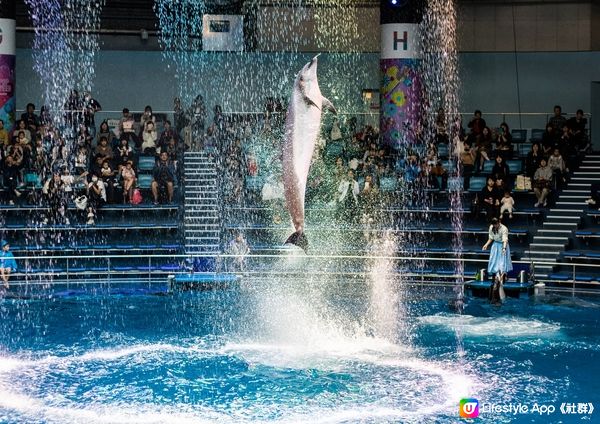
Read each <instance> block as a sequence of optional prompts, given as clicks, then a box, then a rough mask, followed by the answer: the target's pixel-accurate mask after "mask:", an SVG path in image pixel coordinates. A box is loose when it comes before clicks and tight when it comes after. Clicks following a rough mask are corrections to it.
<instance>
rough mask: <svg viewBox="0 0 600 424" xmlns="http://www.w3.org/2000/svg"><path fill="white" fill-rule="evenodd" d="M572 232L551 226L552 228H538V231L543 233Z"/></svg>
mask: <svg viewBox="0 0 600 424" xmlns="http://www.w3.org/2000/svg"><path fill="white" fill-rule="evenodd" d="M572 232H573V230H561V229H557V228H552V229H544V228H540V229H539V230H538V233H543V234H544V235H545V234H557V233H558V234H571V233H572Z"/></svg>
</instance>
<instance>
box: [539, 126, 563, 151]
mask: <svg viewBox="0 0 600 424" xmlns="http://www.w3.org/2000/svg"><path fill="white" fill-rule="evenodd" d="M561 131H562V130H561V129H558V130H555V129H554V127H553V126H552V125H551V124H548V125H546V131H544V134H542V153H543V154H544V156H548V155H549V154H550V152H552V150H553V149H554V147H556V145H557V144H558V140H559V139H560V136H561Z"/></svg>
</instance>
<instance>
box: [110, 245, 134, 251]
mask: <svg viewBox="0 0 600 424" xmlns="http://www.w3.org/2000/svg"><path fill="white" fill-rule="evenodd" d="M115 247H116V248H117V249H121V250H129V249H133V248H134V246H133V244H117V245H115Z"/></svg>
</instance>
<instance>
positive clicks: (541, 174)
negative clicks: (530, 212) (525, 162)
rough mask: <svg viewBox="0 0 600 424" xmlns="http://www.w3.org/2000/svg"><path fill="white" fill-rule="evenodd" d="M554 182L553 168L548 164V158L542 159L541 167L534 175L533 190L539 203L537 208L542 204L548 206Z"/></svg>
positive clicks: (536, 205)
mask: <svg viewBox="0 0 600 424" xmlns="http://www.w3.org/2000/svg"><path fill="white" fill-rule="evenodd" d="M551 184H552V170H551V169H550V167H549V166H548V163H547V162H546V159H542V160H541V161H540V167H539V168H538V169H537V170H536V171H535V174H534V175H533V191H534V192H535V197H536V198H537V203H536V204H535V205H534V206H535V207H536V208H537V207H540V206H542V205H543V206H544V207H546V206H548V200H547V198H548V194H550V187H551Z"/></svg>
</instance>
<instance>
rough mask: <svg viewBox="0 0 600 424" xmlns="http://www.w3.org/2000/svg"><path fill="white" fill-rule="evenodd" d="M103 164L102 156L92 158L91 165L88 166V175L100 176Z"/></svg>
mask: <svg viewBox="0 0 600 424" xmlns="http://www.w3.org/2000/svg"><path fill="white" fill-rule="evenodd" d="M103 163H104V157H102V156H94V160H93V163H92V164H91V166H90V174H92V175H101V174H102V165H103Z"/></svg>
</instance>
